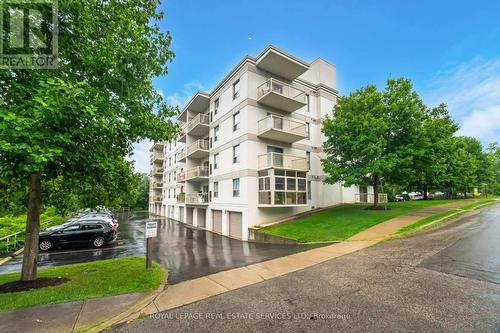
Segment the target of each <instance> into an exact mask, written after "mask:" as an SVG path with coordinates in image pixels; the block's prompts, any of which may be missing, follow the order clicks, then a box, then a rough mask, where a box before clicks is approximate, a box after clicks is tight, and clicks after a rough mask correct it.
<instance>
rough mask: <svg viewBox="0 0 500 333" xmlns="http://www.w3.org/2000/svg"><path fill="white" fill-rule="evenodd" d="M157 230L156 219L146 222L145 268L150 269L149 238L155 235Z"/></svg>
mask: <svg viewBox="0 0 500 333" xmlns="http://www.w3.org/2000/svg"><path fill="white" fill-rule="evenodd" d="M157 230H158V223H157V222H156V221H150V222H146V270H148V271H149V270H150V269H151V262H152V259H151V240H150V238H153V237H156V233H157Z"/></svg>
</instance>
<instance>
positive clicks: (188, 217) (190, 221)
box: [186, 207, 193, 224]
mask: <svg viewBox="0 0 500 333" xmlns="http://www.w3.org/2000/svg"><path fill="white" fill-rule="evenodd" d="M186 209H187V211H186V213H187V214H186V223H187V224H193V207H188V208H186Z"/></svg>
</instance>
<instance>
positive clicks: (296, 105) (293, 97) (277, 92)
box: [257, 78, 307, 112]
mask: <svg viewBox="0 0 500 333" xmlns="http://www.w3.org/2000/svg"><path fill="white" fill-rule="evenodd" d="M257 102H259V103H261V104H264V105H267V106H270V107H272V108H275V109H279V110H282V111H286V112H293V111H297V110H298V109H300V108H301V107H304V106H306V105H307V102H306V93H305V92H303V91H302V90H299V89H297V88H294V87H292V86H291V85H289V84H287V83H285V82H282V81H279V80H276V79H273V78H270V79H268V80H267V81H266V82H264V83H263V84H261V85H260V86H259V87H258V88H257Z"/></svg>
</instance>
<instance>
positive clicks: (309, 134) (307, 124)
mask: <svg viewBox="0 0 500 333" xmlns="http://www.w3.org/2000/svg"><path fill="white" fill-rule="evenodd" d="M306 126H307V139H308V140H311V124H310V123H306Z"/></svg>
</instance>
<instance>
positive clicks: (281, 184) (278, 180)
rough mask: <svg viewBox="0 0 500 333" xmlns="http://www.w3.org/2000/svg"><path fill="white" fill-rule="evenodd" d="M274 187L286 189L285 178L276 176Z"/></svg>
mask: <svg viewBox="0 0 500 333" xmlns="http://www.w3.org/2000/svg"><path fill="white" fill-rule="evenodd" d="M274 189H275V190H285V178H283V177H275V178H274Z"/></svg>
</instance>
